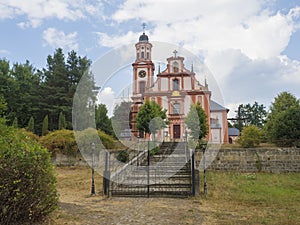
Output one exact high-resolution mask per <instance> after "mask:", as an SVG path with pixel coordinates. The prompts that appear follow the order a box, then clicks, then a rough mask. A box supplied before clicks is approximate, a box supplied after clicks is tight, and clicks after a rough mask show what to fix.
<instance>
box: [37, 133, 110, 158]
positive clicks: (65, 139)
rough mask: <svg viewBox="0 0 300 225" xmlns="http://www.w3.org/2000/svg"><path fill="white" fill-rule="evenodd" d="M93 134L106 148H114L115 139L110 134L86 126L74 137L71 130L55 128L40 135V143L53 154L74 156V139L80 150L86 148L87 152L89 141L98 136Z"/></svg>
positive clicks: (75, 147)
mask: <svg viewBox="0 0 300 225" xmlns="http://www.w3.org/2000/svg"><path fill="white" fill-rule="evenodd" d="M95 135H98V137H99V138H100V139H101V142H102V144H103V145H104V147H105V148H106V149H113V148H115V141H114V139H113V138H112V137H111V136H109V135H107V134H105V133H104V132H103V131H100V130H98V131H97V132H95V129H93V128H88V129H86V130H83V131H76V139H75V136H74V132H73V131H72V130H57V131H54V132H50V133H48V134H47V135H46V136H43V137H41V138H40V143H41V144H42V145H43V146H44V147H45V148H47V149H48V150H49V151H50V152H51V153H52V154H53V155H54V156H55V154H57V153H62V154H64V155H67V156H76V155H77V153H78V152H79V149H78V145H77V142H76V141H78V144H80V147H81V149H80V150H82V149H83V150H84V149H86V152H89V151H90V149H91V148H90V146H91V143H92V142H95V140H97V138H98V137H97V136H95ZM95 144H97V143H95ZM85 146H86V147H85ZM97 149H99V146H96V150H97Z"/></svg>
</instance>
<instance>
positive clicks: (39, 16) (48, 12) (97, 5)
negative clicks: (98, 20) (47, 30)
mask: <svg viewBox="0 0 300 225" xmlns="http://www.w3.org/2000/svg"><path fill="white" fill-rule="evenodd" d="M102 11H103V5H102V1H101V0H93V1H88V0H74V1H69V0H51V1H48V0H31V1H24V0H0V19H12V18H16V17H18V16H25V17H26V18H27V20H26V21H23V22H20V23H19V24H18V25H19V26H20V27H21V28H27V27H34V28H35V27H38V26H40V25H41V24H42V22H43V20H44V19H48V18H57V19H59V20H68V21H75V20H78V19H82V18H86V17H87V15H89V16H91V15H92V16H95V17H101V15H102Z"/></svg>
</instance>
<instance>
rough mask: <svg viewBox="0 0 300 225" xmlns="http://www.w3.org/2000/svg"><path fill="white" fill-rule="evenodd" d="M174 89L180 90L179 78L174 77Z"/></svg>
mask: <svg viewBox="0 0 300 225" xmlns="http://www.w3.org/2000/svg"><path fill="white" fill-rule="evenodd" d="M173 90H174V91H178V90H179V80H178V79H174V80H173Z"/></svg>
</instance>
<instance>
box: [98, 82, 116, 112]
mask: <svg viewBox="0 0 300 225" xmlns="http://www.w3.org/2000/svg"><path fill="white" fill-rule="evenodd" d="M114 94H115V93H114V91H113V90H112V88H111V87H105V88H104V89H103V90H102V91H101V92H100V93H99V94H98V96H97V97H98V101H97V103H98V104H99V103H102V104H105V105H106V108H107V111H108V113H107V114H108V116H109V117H111V116H112V115H113V109H114V104H115V102H114V101H115V96H114Z"/></svg>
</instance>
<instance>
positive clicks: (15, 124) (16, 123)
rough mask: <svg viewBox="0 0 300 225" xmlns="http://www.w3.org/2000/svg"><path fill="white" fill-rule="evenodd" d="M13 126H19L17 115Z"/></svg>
mask: <svg viewBox="0 0 300 225" xmlns="http://www.w3.org/2000/svg"><path fill="white" fill-rule="evenodd" d="M12 127H14V128H18V118H17V117H15V118H14V121H13V122H12Z"/></svg>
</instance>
